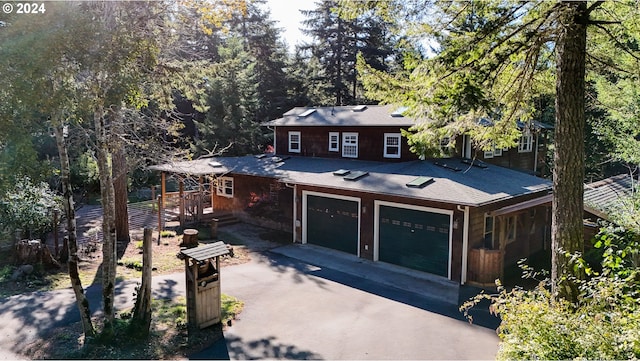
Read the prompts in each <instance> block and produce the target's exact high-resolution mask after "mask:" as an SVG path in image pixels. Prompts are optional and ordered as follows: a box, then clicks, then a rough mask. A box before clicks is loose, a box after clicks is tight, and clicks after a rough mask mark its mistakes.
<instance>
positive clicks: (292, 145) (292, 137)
mask: <svg viewBox="0 0 640 361" xmlns="http://www.w3.org/2000/svg"><path fill="white" fill-rule="evenodd" d="M289 152H292V153H300V132H289Z"/></svg>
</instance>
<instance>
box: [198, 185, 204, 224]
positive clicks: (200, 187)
mask: <svg viewBox="0 0 640 361" xmlns="http://www.w3.org/2000/svg"><path fill="white" fill-rule="evenodd" d="M202 181H203V179H202V176H200V177H198V203H197V204H198V222H200V221H202V214H203V212H202V206H203V203H204V202H203V201H202V197H203V196H204V185H203V184H202Z"/></svg>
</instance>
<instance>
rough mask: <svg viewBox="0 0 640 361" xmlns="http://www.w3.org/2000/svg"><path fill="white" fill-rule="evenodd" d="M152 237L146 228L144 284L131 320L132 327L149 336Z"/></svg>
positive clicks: (151, 232)
mask: <svg viewBox="0 0 640 361" xmlns="http://www.w3.org/2000/svg"><path fill="white" fill-rule="evenodd" d="M152 237H153V230H152V229H151V228H145V229H144V238H143V240H142V284H141V285H140V289H139V290H138V296H137V298H136V304H135V309H134V312H133V318H132V319H131V325H132V326H133V327H135V328H136V330H137V331H138V332H140V333H142V334H148V333H149V328H150V326H151V278H152V275H151V267H152V259H151V254H152V252H151V248H152V243H151V242H152Z"/></svg>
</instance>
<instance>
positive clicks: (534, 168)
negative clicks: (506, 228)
mask: <svg viewBox="0 0 640 361" xmlns="http://www.w3.org/2000/svg"><path fill="white" fill-rule="evenodd" d="M274 134H275V133H274ZM539 140H540V132H536V152H535V155H534V157H533V175H536V174H537V173H538V144H539V143H538V141H539Z"/></svg>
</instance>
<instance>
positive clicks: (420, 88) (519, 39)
mask: <svg viewBox="0 0 640 361" xmlns="http://www.w3.org/2000/svg"><path fill="white" fill-rule="evenodd" d="M341 3H342V5H343V6H344V7H345V8H346V9H347V11H346V12H345V14H347V13H349V12H355V13H358V12H361V11H362V10H360V9H358V8H359V7H360V8H365V9H376V10H377V11H379V12H380V13H382V14H383V15H384V16H388V17H390V18H391V17H394V16H396V15H397V14H403V15H408V16H407V17H405V18H404V19H405V20H406V19H409V18H410V19H412V20H413V21H410V22H409V23H408V25H407V28H409V29H411V28H414V29H415V28H418V29H420V30H422V31H423V33H424V34H425V35H427V36H431V38H430V39H431V40H434V39H435V40H436V41H437V42H438V43H439V44H440V46H441V47H440V49H437V52H436V54H435V56H433V57H432V58H430V59H427V60H424V61H420V62H418V63H415V62H414V63H413V64H411V66H410V67H409V68H408V69H407V71H406V72H403V73H401V74H399V75H398V76H389V75H388V74H384V73H382V72H376V71H375V70H374V69H372V68H370V67H366V66H365V65H364V63H365V62H362V69H363V72H365V73H366V74H365V75H366V76H367V78H368V79H367V82H368V83H367V86H368V88H369V89H370V90H371V91H372V92H373V94H375V96H376V97H379V98H382V99H384V101H386V102H397V103H404V104H407V105H410V106H411V108H412V110H413V113H414V114H416V115H418V116H420V117H421V118H422V119H427V120H428V121H427V122H425V123H424V124H422V125H421V126H420V127H419V129H417V133H416V134H415V135H410V141H413V142H414V145H416V146H415V147H414V149H416V150H417V149H418V148H420V147H422V148H423V149H426V148H428V147H432V146H433V145H432V144H433V142H434V141H435V140H436V139H438V136H440V135H441V130H442V129H444V130H445V131H450V132H456V131H461V130H462V131H473V130H475V131H476V133H475V135H477V136H478V137H480V138H482V137H484V139H485V140H489V141H498V142H502V144H499V145H498V146H503V145H507V146H513V145H514V142H513V140H514V139H515V138H516V137H517V136H518V135H519V132H518V131H517V129H516V126H515V124H516V121H517V120H524V121H527V120H529V119H530V116H531V111H532V109H533V108H532V106H531V101H532V99H534V98H535V97H536V96H538V95H540V94H541V93H545V92H550V93H551V94H552V95H554V96H555V147H554V171H553V188H554V192H553V210H552V250H553V252H552V281H553V290H554V292H556V294H557V295H558V296H559V297H561V298H566V299H569V300H575V299H576V297H578V290H577V286H576V283H575V282H574V280H575V278H574V277H580V274H579V272H578V271H577V269H578V267H577V265H576V264H574V263H572V259H573V258H572V256H571V254H573V253H574V252H580V251H582V249H583V242H584V241H583V229H582V227H583V225H582V215H583V182H584V169H585V168H584V158H585V149H584V139H585V136H584V129H585V95H586V87H585V81H586V80H585V74H586V65H587V59H588V58H587V49H589V50H593V49H597V48H598V47H599V46H602V45H603V44H606V43H607V42H613V43H614V44H616V45H619V47H617V48H611V47H609V48H608V50H609V51H610V52H611V54H610V56H619V55H621V54H629V53H630V52H631V53H632V54H633V50H632V46H631V47H630V46H629V45H630V44H631V45H632V44H633V43H634V42H637V41H638V39H640V36H639V35H640V34H639V33H638V27H637V17H638V16H637V15H638V13H637V12H638V8H637V6H635V4H634V3H633V2H615V3H614V2H603V1H595V2H564V1H559V2H545V1H531V2H521V1H514V2H510V1H506V2H505V1H465V2H445V1H442V2H439V1H435V2H433V3H432V5H433V6H420V7H412V6H411V4H408V3H403V2H399V1H398V2H395V1H390V2H384V3H379V2H375V1H364V2H359V3H358V5H359V6H358V7H356V6H355V5H354V4H351V3H349V2H348V1H342V2H341ZM423 5H424V4H423ZM416 13H418V14H422V15H424V16H422V17H420V16H418V17H415V16H414V15H415V14H416ZM629 19H635V20H629ZM611 28H613V29H615V31H612V30H608V29H611ZM587 29H589V32H592V34H594V35H595V34H598V35H597V37H596V38H594V39H597V40H599V41H596V42H591V43H588V42H587V32H588V30H587ZM616 35H617V36H616ZM619 36H622V38H623V39H624V41H625V42H626V43H625V44H623V43H621V42H620V41H619V40H618V37H619ZM598 38H599V39H598ZM603 39H606V41H603ZM611 60H613V58H612V59H611ZM637 60H638V58H637V57H634V56H631V57H629V62H628V63H625V65H631V66H630V67H626V66H625V68H626V70H625V71H626V72H631V73H636V72H637V69H638V62H637ZM602 63H604V64H606V65H613V62H610V61H605V62H601V64H602ZM636 80H637V78H636ZM549 90H552V91H549ZM628 100H629V99H628ZM483 115H484V116H486V115H490V116H492V117H493V118H494V119H496V120H497V121H496V123H495V126H494V127H491V129H485V128H486V127H484V128H479V127H478V126H477V117H478V116H483Z"/></svg>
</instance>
